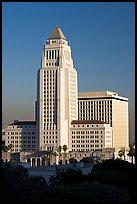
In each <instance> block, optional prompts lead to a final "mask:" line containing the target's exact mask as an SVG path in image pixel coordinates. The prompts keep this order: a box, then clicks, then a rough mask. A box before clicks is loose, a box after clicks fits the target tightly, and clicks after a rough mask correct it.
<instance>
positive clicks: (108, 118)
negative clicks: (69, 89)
mask: <svg viewBox="0 0 137 204" xmlns="http://www.w3.org/2000/svg"><path fill="white" fill-rule="evenodd" d="M78 120H99V121H104V122H106V123H109V124H110V126H111V127H112V128H113V137H112V147H114V148H115V149H116V151H118V150H119V149H120V148H122V147H125V148H127V147H128V146H129V128H128V127H129V118H128V99H127V98H125V97H122V96H119V95H118V94H117V93H115V92H111V91H105V92H80V93H79V96H78Z"/></svg>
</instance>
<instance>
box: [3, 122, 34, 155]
mask: <svg viewBox="0 0 137 204" xmlns="http://www.w3.org/2000/svg"><path fill="white" fill-rule="evenodd" d="M37 138H38V135H37V131H36V122H35V121H14V123H12V124H9V125H8V126H7V127H6V128H5V145H6V146H8V145H10V144H12V149H11V152H21V151H35V150H37V149H38V142H37Z"/></svg>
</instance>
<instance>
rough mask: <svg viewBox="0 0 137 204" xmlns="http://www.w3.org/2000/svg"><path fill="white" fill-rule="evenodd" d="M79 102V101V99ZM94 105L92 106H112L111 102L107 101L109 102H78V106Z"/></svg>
mask: <svg viewBox="0 0 137 204" xmlns="http://www.w3.org/2000/svg"><path fill="white" fill-rule="evenodd" d="M79 100H80V99H79ZM89 104H90V105H94V104H96V105H98V104H99V105H101V104H112V101H109V100H107V101H98V100H97V101H78V105H81V106H82V105H84V106H85V105H89Z"/></svg>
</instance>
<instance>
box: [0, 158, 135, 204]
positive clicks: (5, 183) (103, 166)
mask: <svg viewBox="0 0 137 204" xmlns="http://www.w3.org/2000/svg"><path fill="white" fill-rule="evenodd" d="M135 175H136V169H135V165H133V164H130V163H128V162H125V161H123V160H122V161H120V160H114V161H111V160H106V161H104V162H102V163H100V164H97V165H95V166H94V167H93V170H92V171H91V173H90V174H89V175H88V176H85V175H83V174H82V172H81V171H80V170H77V169H66V170H57V173H56V175H55V176H53V177H51V178H50V181H51V183H50V184H49V185H47V184H46V181H45V179H44V178H43V177H41V176H30V175H28V171H27V169H25V168H24V167H22V166H16V167H13V166H12V165H11V164H10V163H3V164H2V177H1V178H2V203H20V201H21V202H22V203H26V202H27V203H29V202H33V203H36V202H38V203H39V202H42V203H48V202H49V203H52V202H53V201H56V202H71V201H75V202H76V203H77V202H80V201H81V202H82V203H87V202H89V203H93V202H98V203H100V202H108V203H111V202H128V203H130V202H131V201H135V194H136V188H135V187H134V186H135V184H136V183H135Z"/></svg>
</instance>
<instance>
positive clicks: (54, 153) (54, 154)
mask: <svg viewBox="0 0 137 204" xmlns="http://www.w3.org/2000/svg"><path fill="white" fill-rule="evenodd" d="M52 155H53V156H54V157H55V164H57V162H56V157H57V156H58V154H57V152H53V153H52Z"/></svg>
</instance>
